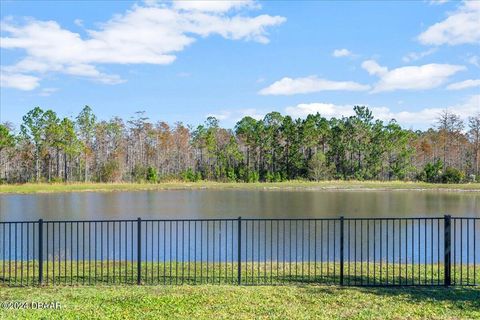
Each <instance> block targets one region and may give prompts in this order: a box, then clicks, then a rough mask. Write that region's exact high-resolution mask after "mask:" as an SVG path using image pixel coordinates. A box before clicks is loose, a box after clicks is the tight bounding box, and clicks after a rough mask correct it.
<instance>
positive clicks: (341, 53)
mask: <svg viewBox="0 0 480 320" xmlns="http://www.w3.org/2000/svg"><path fill="white" fill-rule="evenodd" d="M351 55H353V53H352V52H351V51H350V50H348V49H335V50H333V52H332V56H334V57H335V58H340V57H349V56H351Z"/></svg>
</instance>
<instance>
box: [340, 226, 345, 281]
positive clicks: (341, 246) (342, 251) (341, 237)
mask: <svg viewBox="0 0 480 320" xmlns="http://www.w3.org/2000/svg"><path fill="white" fill-rule="evenodd" d="M343 226H344V219H343V217H340V285H341V286H343V271H344V270H343V269H344V246H343V242H344V241H343V238H344V231H343Z"/></svg>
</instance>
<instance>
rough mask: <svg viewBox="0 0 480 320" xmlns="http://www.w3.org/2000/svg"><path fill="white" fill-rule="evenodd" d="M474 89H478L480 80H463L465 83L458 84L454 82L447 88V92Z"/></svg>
mask: <svg viewBox="0 0 480 320" xmlns="http://www.w3.org/2000/svg"><path fill="white" fill-rule="evenodd" d="M475 87H480V79H476V80H472V79H469V80H465V81H460V82H455V83H452V84H450V85H448V86H447V89H448V90H462V89H467V88H475Z"/></svg>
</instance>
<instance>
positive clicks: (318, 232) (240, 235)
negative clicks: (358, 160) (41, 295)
mask: <svg viewBox="0 0 480 320" xmlns="http://www.w3.org/2000/svg"><path fill="white" fill-rule="evenodd" d="M101 283H103V284H152V285H153V284H162V285H173V284H207V283H208V284H242V285H263V284H288V283H319V284H336V285H346V286H444V285H447V286H448V285H457V286H470V285H479V284H480V218H453V217H450V216H445V217H441V218H371V219H370V218H331V219H241V218H238V219H186V220H141V219H136V220H108V221H106V220H96V221H43V220H39V221H25V222H0V284H4V285H11V286H25V285H37V284H55V285H57V284H63V285H71V284H82V285H94V284H101Z"/></svg>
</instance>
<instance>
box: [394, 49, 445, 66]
mask: <svg viewBox="0 0 480 320" xmlns="http://www.w3.org/2000/svg"><path fill="white" fill-rule="evenodd" d="M435 51H437V48H431V49H428V50H426V51H421V52H410V53H408V54H406V55H405V56H404V57H403V58H402V60H403V62H407V63H408V62H412V61H417V60H420V59H422V58H424V57H426V56H429V55H431V54H433V53H435Z"/></svg>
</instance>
